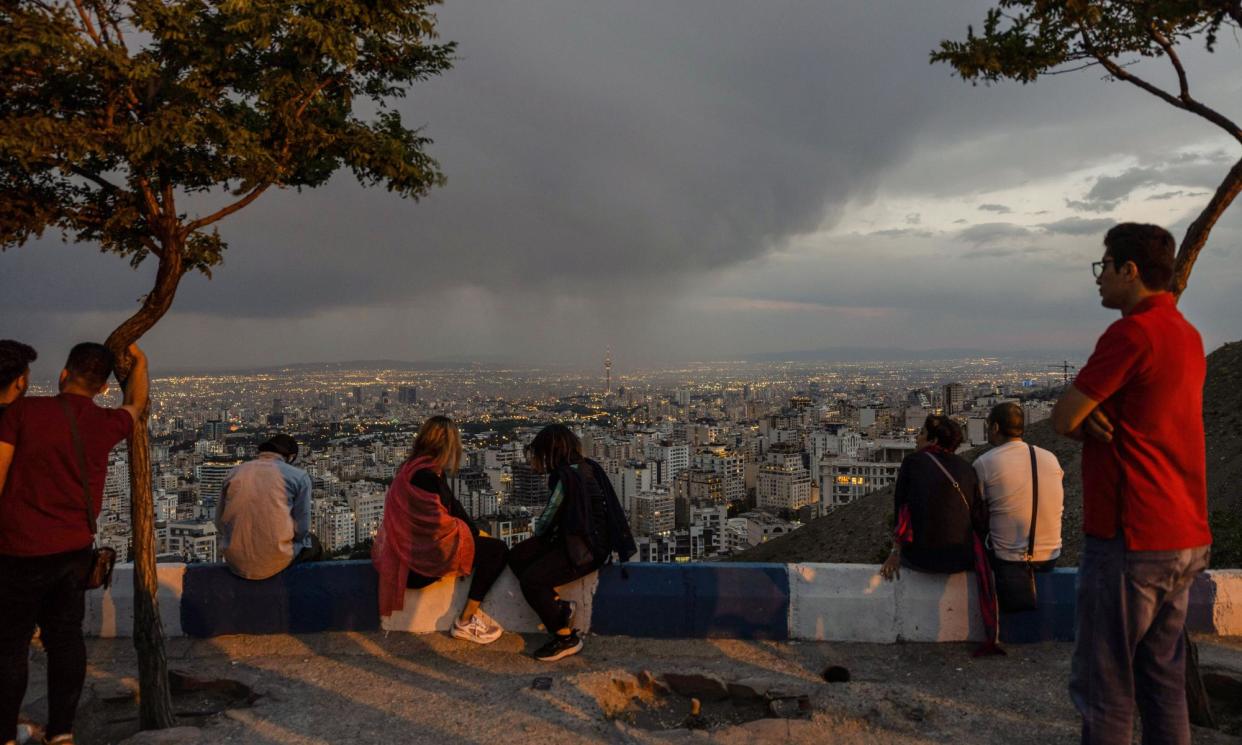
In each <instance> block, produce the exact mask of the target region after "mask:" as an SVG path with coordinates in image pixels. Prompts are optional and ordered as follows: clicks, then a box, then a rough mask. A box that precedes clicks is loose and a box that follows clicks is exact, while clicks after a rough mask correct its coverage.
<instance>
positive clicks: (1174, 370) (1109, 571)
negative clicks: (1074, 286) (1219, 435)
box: [1052, 223, 1212, 745]
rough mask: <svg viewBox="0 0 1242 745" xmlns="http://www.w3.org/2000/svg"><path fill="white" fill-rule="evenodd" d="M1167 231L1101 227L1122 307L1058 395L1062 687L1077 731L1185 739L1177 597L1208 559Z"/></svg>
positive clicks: (1101, 269) (1203, 476)
mask: <svg viewBox="0 0 1242 745" xmlns="http://www.w3.org/2000/svg"><path fill="white" fill-rule="evenodd" d="M1173 265H1174V241H1173V236H1171V235H1169V233H1168V232H1167V231H1165V230H1164V229H1163V228H1160V227H1157V226H1155V225H1139V224H1136V223H1124V224H1121V225H1117V226H1116V227H1114V228H1113V229H1111V230H1109V231H1108V234H1107V235H1106V236H1105V238H1104V257H1103V259H1102V260H1101V261H1098V262H1096V263H1095V264H1094V265H1093V267H1092V268H1093V270H1094V271H1095V274H1096V284H1097V285H1098V286H1099V289H1100V297H1101V302H1102V304H1103V305H1104V307H1106V308H1114V309H1116V310H1119V311H1121V318H1120V319H1119V320H1117V321H1115V322H1113V324H1112V325H1111V326H1109V327H1108V330H1107V331H1105V332H1104V335H1103V336H1101V337H1100V339H1099V341H1098V342H1097V343H1096V347H1095V351H1094V352H1093V353H1092V354H1091V358H1090V359H1089V360H1088V361H1087V364H1086V366H1085V367H1083V369H1082V370H1081V371H1080V372H1079V374H1078V377H1077V378H1076V379H1075V380H1074V383H1073V385H1071V386H1069V387H1068V388H1067V389H1066V391H1065V392H1064V393H1063V394H1062V395H1061V398H1060V399H1059V400H1058V401H1057V404H1056V407H1055V408H1054V409H1053V412H1052V423H1053V426H1054V427H1056V429H1057V431H1058V432H1060V433H1061V434H1063V435H1066V436H1068V437H1073V438H1075V439H1078V440H1082V441H1083V448H1082V474H1083V495H1082V502H1083V531H1084V532H1085V533H1086V538H1085V543H1084V546H1083V552H1082V560H1081V563H1080V566H1079V569H1078V624H1077V634H1076V638H1075V645H1074V659H1073V666H1072V670H1071V673H1070V697H1071V698H1072V699H1073V701H1074V705H1075V706H1076V707H1077V708H1078V711H1079V712H1080V713H1081V714H1082V741H1083V742H1084V743H1126V745H1128V744H1129V742H1130V736H1131V729H1132V727H1133V720H1134V708H1135V703H1136V702H1137V704H1138V709H1139V713H1140V714H1141V715H1142V717H1143V742H1150V743H1157V742H1158V743H1171V744H1173V745H1181V744H1187V745H1188V743H1189V742H1190V723H1189V717H1188V712H1187V708H1186V693H1185V688H1186V678H1185V664H1186V661H1185V655H1186V648H1185V637H1184V635H1183V629H1184V627H1185V623H1186V606H1187V603H1188V599H1189V592H1190V585H1191V583H1192V582H1193V580H1194V578H1195V575H1197V574H1198V573H1199V572H1201V571H1203V570H1204V569H1205V568H1206V567H1207V562H1208V550H1209V546H1210V544H1211V542H1212V534H1211V532H1210V531H1209V530H1208V522H1207V467H1206V462H1205V447H1204V436H1203V379H1204V376H1205V374H1206V369H1207V366H1206V360H1205V358H1204V354H1203V341H1202V340H1201V339H1200V337H1199V332H1198V331H1196V330H1195V328H1194V326H1191V325H1190V323H1189V322H1188V321H1187V320H1186V319H1185V318H1184V317H1183V316H1182V314H1181V313H1180V312H1179V311H1178V310H1177V299H1176V298H1175V297H1174V296H1173V294H1172V293H1170V292H1168V291H1167V290H1166V289H1165V288H1167V287H1168V286H1169V281H1170V279H1171V278H1172V276H1173Z"/></svg>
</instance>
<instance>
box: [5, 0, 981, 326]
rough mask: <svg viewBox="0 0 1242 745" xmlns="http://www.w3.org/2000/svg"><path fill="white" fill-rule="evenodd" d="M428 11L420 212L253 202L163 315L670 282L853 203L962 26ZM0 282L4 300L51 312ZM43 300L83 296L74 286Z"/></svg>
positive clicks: (847, 13)
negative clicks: (208, 277) (444, 52)
mask: <svg viewBox="0 0 1242 745" xmlns="http://www.w3.org/2000/svg"><path fill="white" fill-rule="evenodd" d="M437 12H438V14H439V16H440V20H441V23H440V27H441V32H442V34H443V36H444V37H445V38H449V39H454V40H456V41H458V42H459V44H460V47H459V53H460V59H459V60H458V62H457V63H456V65H455V67H454V69H453V70H451V71H450V72H448V73H447V74H445V75H444V76H443V77H442V78H440V79H437V80H435V81H432V82H430V83H427V84H424V85H420V86H419V87H417V88H415V89H414V90H413V93H412V96H411V98H410V99H409V100H407V101H405V102H402V103H400V104H399V105H398V107H397V108H399V109H400V110H401V111H402V112H403V115H404V117H405V119H406V121H407V123H409V124H412V125H425V130H424V131H425V134H427V135H428V136H430V137H432V138H433V139H434V140H435V144H434V145H433V146H432V147H431V148H430V151H431V153H432V154H433V155H434V156H435V157H437V158H438V160H439V161H440V163H441V165H442V166H443V168H444V170H445V172H446V174H447V175H448V180H449V182H448V185H447V186H446V187H445V188H443V189H440V190H437V191H435V192H433V193H432V194H431V195H430V196H429V197H428V198H427V199H425V200H424V201H423V202H422V203H421V204H414V203H412V202H403V201H400V200H398V199H395V198H393V197H392V196H390V195H388V194H386V193H385V192H383V191H381V190H362V189H360V188H358V187H357V186H356V185H355V184H354V183H353V182H352V180H351V179H349V178H348V177H340V178H337V179H335V180H334V181H333V182H332V183H330V184H329V185H328V186H327V187H325V188H323V189H320V190H316V191H310V192H305V193H302V194H294V193H287V192H281V193H275V194H270V195H265V196H264V197H263V199H262V200H261V201H260V202H258V203H256V204H255V205H253V206H251V207H250V208H248V209H247V210H244V211H243V212H241V213H238V214H237V215H234V216H233V217H232V218H230V220H229V221H228V222H226V223H223V224H222V225H221V232H222V234H223V235H224V237H225V238H226V239H227V240H228V241H229V243H230V249H229V251H228V252H227V254H226V260H225V264H224V266H222V267H220V269H219V270H218V271H217V272H216V275H215V276H216V280H215V281H213V282H212V283H211V284H210V286H208V285H207V283H205V282H201V281H198V282H190V283H187V286H186V287H185V288H184V290H183V291H182V293H181V295H180V297H179V298H178V305H177V307H178V308H179V309H181V310H186V311H193V312H202V313H208V314H219V315H224V316H234V317H235V316H257V317H290V316H297V315H301V314H305V313H310V312H315V311H318V310H322V309H326V308H331V307H335V306H350V305H359V306H366V305H384V304H387V303H390V302H397V301H401V300H402V299H403V298H405V297H408V296H409V295H410V294H411V293H416V292H419V291H421V290H422V288H425V287H426V286H428V285H433V286H437V287H442V286H462V285H465V286H481V287H484V288H487V289H490V290H492V291H495V292H498V293H507V292H510V291H512V290H513V289H515V288H516V289H519V290H531V289H533V290H538V291H541V292H546V293H570V294H587V295H590V294H592V293H599V292H600V291H601V290H602V289H604V288H610V290H611V291H616V290H617V289H619V288H618V283H625V282H628V283H634V284H633V285H632V286H639V285H641V286H643V287H647V288H659V287H669V286H674V285H675V284H676V283H677V282H679V281H681V280H682V279H683V278H685V277H687V276H693V275H694V273H696V272H702V271H710V270H717V269H721V268H724V267H727V266H729V265H732V264H734V263H737V262H740V261H745V260H748V259H751V258H754V257H756V256H759V255H762V254H763V253H765V252H766V251H769V250H771V249H772V248H773V247H775V246H777V245H778V244H779V243H780V242H781V241H782V240H784V239H785V238H786V237H788V236H790V235H793V234H797V233H799V232H803V231H807V230H810V229H813V228H816V227H818V226H820V225H821V224H822V223H823V221H824V220H825V219H827V220H829V221H831V220H832V219H833V215H834V214H835V213H836V212H837V211H838V210H839V208H840V206H841V205H843V204H844V203H845V202H846V201H847V200H850V199H852V198H858V197H861V198H866V196H867V195H868V194H870V192H871V191H872V190H873V188H874V187H875V184H876V182H877V179H878V177H879V176H880V174H881V173H882V172H883V171H884V170H885V169H886V168H888V167H890V166H892V165H893V164H895V163H898V162H900V161H901V160H902V159H903V158H904V157H905V156H906V155H907V154H908V153H909V152H910V150H911V149H912V148H913V147H914V138H915V135H916V134H917V133H919V132H920V131H921V130H922V129H923V125H924V123H925V122H927V121H929V120H930V119H931V118H932V117H933V115H934V114H935V112H936V111H937V110H939V109H943V108H949V107H952V105H953V99H954V97H955V96H956V97H961V96H965V95H967V92H968V87H967V86H962V85H961V84H960V82H958V81H953V80H951V79H950V76H949V74H948V70H947V69H946V68H942V67H936V68H933V67H931V66H929V65H928V64H927V53H928V50H929V49H930V48H931V47H932V46H933V45H934V43H935V41H936V39H937V38H938V36H937V34H938V33H939V34H941V35H947V34H953V33H959V32H960V31H961V24H962V22H963V21H964V20H965V18H966V16H963V17H962V18H961V19H948V18H938V17H937V15H941V16H943V15H944V14H943V13H940V14H937V13H936V12H935V11H934V9H930V8H927V9H925V8H921V7H918V6H915V7H897V6H887V5H884V4H872V3H856V4H853V5H850V6H842V5H840V4H831V5H825V6H823V7H820V8H815V7H808V6H806V5H804V4H800V3H776V4H762V5H755V4H753V3H741V2H735V3H730V4H720V3H703V2H701V3H689V4H667V3H655V2H650V3H644V2H640V3H636V4H635V3H623V4H617V3H591V4H583V3H577V2H568V1H564V2H532V3H520V4H519V3H461V4H450V5H446V6H444V7H442V8H440V9H438V11H437ZM841 29H850V30H851V31H850V33H839V31H840V30H841ZM937 29H939V31H937ZM895 86H899V87H900V93H899V94H897V93H896V87H895ZM938 88H939V89H941V90H940V92H937V89H938ZM944 90H952V91H953V92H954V95H950V96H946V95H944ZM880 91H886V93H885V94H884V95H880V94H879V92H880ZM915 220H917V217H915ZM910 224H917V222H911V223H910ZM31 261H33V262H34V263H36V264H42V266H41V268H42V269H47V268H49V267H48V266H47V264H48V261H47V260H45V259H32V260H31ZM88 263H89V264H90V267H89V268H87V269H85V270H84V271H82V273H81V274H77V275H75V276H76V278H77V280H76V281H77V284H78V285H79V287H80V288H81V289H83V290H85V289H86V288H87V286H88V285H89V284H90V281H93V280H94V279H95V278H98V277H100V276H101V275H100V272H103V273H104V274H103V276H105V277H107V278H108V281H109V283H111V284H116V283H120V284H121V285H122V286H124V287H126V288H127V291H126V292H123V293H117V294H115V295H114V296H113V297H112V300H111V304H114V305H128V304H130V303H132V299H133V291H134V290H140V289H141V286H142V282H141V281H131V280H128V279H124V278H123V275H124V274H125V270H124V269H123V268H119V267H118V268H102V267H103V263H104V262H89V261H88ZM34 270H35V268H34V267H32V271H34ZM68 271H69V272H70V274H73V272H72V270H68ZM88 277H89V278H90V280H89V281H88V280H87V278H88ZM63 281H67V282H69V283H70V284H72V283H73V282H74V281H75V280H74V279H73V277H72V276H71V277H65V278H63ZM130 287H132V288H134V289H128V288H130ZM6 289H8V288H6ZM13 289H14V290H15V291H16V294H15V295H14V296H10V302H27V303H36V304H39V303H49V304H50V303H53V302H54V303H55V305H56V307H64V306H63V303H64V302H65V298H63V297H62V298H56V299H55V300H53V299H51V298H48V297H47V296H46V295H42V296H35V295H32V294H30V293H23V292H22V291H21V288H20V287H16V288H13ZM6 294H8V293H6ZM64 294H66V295H69V296H71V298H72V299H70V300H69V302H70V304H71V305H76V304H79V303H80V304H81V305H82V306H83V307H98V306H96V305H94V298H93V296H94V295H95V293H92V292H89V291H82V292H74V291H71V292H68V293H64ZM19 298H20V299H19Z"/></svg>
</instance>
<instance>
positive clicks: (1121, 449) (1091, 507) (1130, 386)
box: [1074, 292, 1212, 551]
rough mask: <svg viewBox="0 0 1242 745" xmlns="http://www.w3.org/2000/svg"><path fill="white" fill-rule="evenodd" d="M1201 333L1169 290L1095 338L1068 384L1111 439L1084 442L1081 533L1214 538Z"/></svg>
mask: <svg viewBox="0 0 1242 745" xmlns="http://www.w3.org/2000/svg"><path fill="white" fill-rule="evenodd" d="M1206 373H1207V361H1206V359H1205V358H1204V355H1203V340H1202V339H1200V338H1199V332H1198V331H1196V330H1195V327H1194V326H1191V325H1190V323H1189V322H1188V321H1187V320H1186V319H1185V318H1184V317H1183V316H1182V314H1181V312H1179V311H1178V309H1177V304H1176V300H1175V299H1174V298H1173V295H1172V294H1170V293H1167V292H1164V293H1160V294H1159V295H1154V296H1152V297H1149V298H1147V299H1146V300H1143V301H1142V302H1140V303H1139V304H1138V305H1136V306H1135V307H1134V308H1133V309H1131V311H1130V312H1129V313H1127V314H1126V315H1124V316H1123V317H1122V318H1121V319H1120V320H1118V321H1116V322H1114V323H1113V325H1111V326H1109V327H1108V330H1107V331H1105V332H1104V335H1103V336H1101V337H1100V340H1099V342H1097V343H1096V346H1095V351H1094V352H1093V353H1092V354H1091V359H1090V360H1088V361H1087V365H1086V367H1084V368H1083V369H1082V371H1081V372H1080V373H1078V377H1077V379H1075V380H1074V386H1075V387H1077V388H1078V390H1080V391H1082V392H1083V393H1084V394H1086V395H1087V396H1089V397H1090V398H1091V399H1093V400H1095V401H1099V402H1100V410H1101V411H1103V412H1104V414H1105V415H1106V416H1108V418H1109V420H1111V421H1112V423H1113V427H1114V431H1113V441H1112V442H1111V443H1103V442H1098V441H1096V440H1093V439H1091V438H1090V437H1088V438H1087V439H1086V440H1085V441H1084V442H1083V448H1082V487H1083V488H1082V502H1083V530H1084V531H1085V532H1086V534H1087V535H1090V536H1095V537H1097V538H1112V537H1113V536H1115V535H1116V534H1117V527H1118V525H1120V526H1121V529H1122V531H1123V533H1124V535H1125V539H1126V548H1127V549H1129V550H1131V551H1172V550H1176V549H1183V548H1195V547H1198V546H1206V545H1207V544H1209V543H1211V542H1212V533H1211V531H1210V530H1209V529H1208V522H1207V464H1206V454H1205V446H1204V441H1203V379H1204V377H1205V375H1206Z"/></svg>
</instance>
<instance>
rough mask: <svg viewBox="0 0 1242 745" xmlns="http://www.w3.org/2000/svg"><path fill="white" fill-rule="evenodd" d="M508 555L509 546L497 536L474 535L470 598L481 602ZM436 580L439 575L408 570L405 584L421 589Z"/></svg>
mask: <svg viewBox="0 0 1242 745" xmlns="http://www.w3.org/2000/svg"><path fill="white" fill-rule="evenodd" d="M508 555H509V547H508V546H506V545H505V542H504V541H502V540H500V539H499V538H488V537H485V536H478V535H476V536H475V537H474V565H473V567H471V571H470V594H469V595H468V597H469V598H470V599H471V600H477V601H479V602H480V603H481V602H483V598H485V597H487V592H488V590H491V589H492V585H494V584H496V580H497V579H499V578H500V573H501V572H503V571H504V570H505V560H506V558H507V557H508ZM438 581H440V578H439V577H424V576H423V575H421V574H417V573H415V572H410V576H409V578H408V579H407V580H406V582H405V586H406V587H409V588H411V589H414V590H421V589H422V588H424V587H426V586H427V585H430V584H432V583H433V582H438Z"/></svg>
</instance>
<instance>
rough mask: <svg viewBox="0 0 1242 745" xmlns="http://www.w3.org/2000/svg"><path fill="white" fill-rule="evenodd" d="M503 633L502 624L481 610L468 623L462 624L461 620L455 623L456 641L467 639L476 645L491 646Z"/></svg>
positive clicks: (454, 635)
mask: <svg viewBox="0 0 1242 745" xmlns="http://www.w3.org/2000/svg"><path fill="white" fill-rule="evenodd" d="M503 633H505V630H504V629H503V628H501V626H500V624H498V623H496V621H495V620H493V619H492V617H491V616H489V615H487V614H486V613H484V612H483V611H481V610H480V611H476V612H475V614H474V615H473V616H471V617H470V620H469V621H467V622H466V623H462V622H461V619H460V618H459V619H457V620H456V621H453V631H452V634H453V638H454V639H465V640H466V641H469V642H474V643H475V644H491V643H492V642H494V641H496V640H497V639H499V638H500V636H501V634H503Z"/></svg>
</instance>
